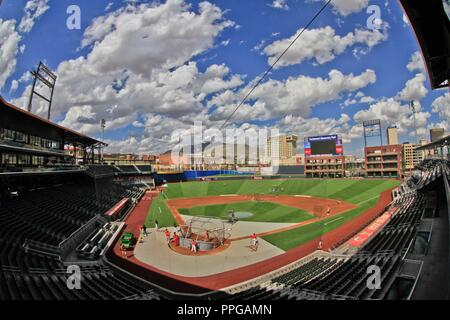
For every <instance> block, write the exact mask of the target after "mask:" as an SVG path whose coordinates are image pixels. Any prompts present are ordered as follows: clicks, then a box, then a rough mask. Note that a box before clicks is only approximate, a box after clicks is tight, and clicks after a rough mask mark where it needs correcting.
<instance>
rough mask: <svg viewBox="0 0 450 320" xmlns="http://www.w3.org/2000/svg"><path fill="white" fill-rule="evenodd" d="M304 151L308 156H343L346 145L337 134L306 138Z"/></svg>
mask: <svg viewBox="0 0 450 320" xmlns="http://www.w3.org/2000/svg"><path fill="white" fill-rule="evenodd" d="M304 151H305V156H306V157H314V156H316V157H317V156H342V155H343V154H344V147H343V145H342V140H341V139H339V137H338V136H337V135H329V136H318V137H309V138H305V144H304Z"/></svg>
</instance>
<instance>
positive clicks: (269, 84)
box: [0, 0, 450, 155]
mask: <svg viewBox="0 0 450 320" xmlns="http://www.w3.org/2000/svg"><path fill="white" fill-rule="evenodd" d="M323 2H324V1H322V0H304V1H301V0H246V1H242V0H241V1H239V0H218V1H212V0H211V1H210V2H208V1H188V0H167V1H132V0H127V1H126V0H123V1H119V0H115V1H114V0H95V1H86V0H85V1H81V0H78V1H74V0H67V1H66V0H58V1H56V0H3V2H2V4H1V5H0V94H1V95H2V96H3V97H4V98H6V99H7V100H10V101H12V102H13V103H15V104H16V105H17V106H19V107H23V108H25V107H26V103H27V98H28V95H29V91H30V87H31V81H30V80H31V79H30V76H29V71H30V70H32V69H33V68H35V67H36V65H37V63H38V62H39V61H44V62H45V63H46V64H47V65H48V66H49V67H50V68H51V69H52V70H54V71H55V73H56V74H57V75H58V80H57V86H56V90H55V97H54V105H53V111H52V120H53V121H56V122H58V123H60V124H62V125H64V126H67V127H70V128H73V129H75V130H79V131H80V132H82V133H85V134H88V135H91V136H94V137H97V138H100V137H101V133H100V120H101V119H103V118H104V119H106V122H107V128H106V134H105V140H106V141H107V142H108V143H110V147H109V151H115V152H118V151H120V152H134V153H159V152H161V151H165V150H167V149H169V148H170V141H171V136H172V133H173V132H174V131H175V130H183V129H187V128H189V127H190V126H192V125H193V122H194V121H202V122H203V124H204V126H205V127H207V128H213V127H220V126H221V125H222V124H223V123H224V120H225V119H226V118H228V116H229V115H230V114H231V113H232V112H233V110H234V109H235V107H236V106H237V104H238V103H239V102H240V101H241V99H242V98H243V97H244V96H245V94H246V93H247V92H248V91H249V90H250V88H251V86H252V85H253V84H254V83H255V82H256V81H257V80H258V77H259V76H260V75H261V74H262V73H263V72H264V71H265V70H266V69H267V68H268V67H269V65H270V64H271V63H272V62H273V61H275V59H276V58H277V57H278V55H279V54H280V53H281V52H283V50H284V49H285V48H286V47H287V46H288V45H289V43H290V42H291V40H292V39H294V38H295V37H296V35H297V34H298V32H300V31H301V29H302V27H303V26H305V25H306V23H307V22H308V21H309V20H310V19H311V17H312V16H314V14H315V13H316V12H317V11H318V10H319V9H320V8H321V6H322V5H323ZM72 4H77V5H78V6H79V8H80V17H81V20H80V22H81V25H80V29H69V28H68V27H67V20H68V18H69V16H70V14H68V13H67V10H68V7H69V6H70V5H72ZM370 5H377V6H378V8H379V9H380V10H379V12H380V14H381V16H380V19H374V18H373V17H372V13H371V12H369V13H368V11H367V8H368V7H369V6H370ZM70 21H72V22H73V21H74V20H70ZM368 22H369V23H368ZM42 90H44V89H43V88H42ZM44 92H45V91H44ZM411 100H415V101H416V106H417V107H418V109H419V112H418V114H417V126H418V128H419V132H418V133H419V137H420V138H422V137H423V138H427V137H428V133H427V130H428V129H429V128H431V127H436V126H443V127H445V129H446V130H450V108H449V106H450V94H449V93H448V90H437V91H431V89H430V84H429V80H428V75H427V74H426V71H425V70H424V66H423V62H422V56H421V53H420V51H419V47H418V44H417V43H416V39H415V36H414V34H413V33H412V29H411V26H410V25H409V22H408V20H407V18H406V17H405V16H404V14H403V11H402V9H401V8H400V7H399V4H398V2H397V1H387V0H378V1H377V0H370V1H369V0H333V2H332V5H331V6H330V7H328V8H327V9H326V10H325V11H324V12H323V14H322V15H320V17H319V18H318V19H317V20H316V21H315V23H314V24H313V25H312V26H311V27H310V28H309V29H308V30H307V31H306V32H305V33H304V34H303V35H302V36H301V37H300V38H299V40H298V41H297V42H296V43H295V45H294V46H293V47H292V48H291V49H290V50H289V51H288V52H287V54H286V55H285V56H284V57H283V59H281V60H280V62H279V63H278V64H277V66H276V67H275V68H274V69H273V70H272V72H271V73H270V74H269V76H268V77H267V79H266V80H264V81H263V83H262V84H261V86H260V87H259V88H257V89H256V90H255V92H254V93H253V95H252V96H251V97H250V99H249V100H248V101H247V102H246V103H245V104H244V105H243V106H242V108H240V109H239V111H238V112H237V113H236V114H235V116H234V117H233V119H232V121H231V122H230V127H231V128H251V127H254V128H257V127H264V128H272V127H276V128H279V130H280V131H282V132H286V133H292V134H296V135H298V136H299V137H300V139H303V138H304V137H307V136H311V135H321V134H339V135H341V136H342V138H343V139H344V142H345V152H346V154H356V155H361V154H362V147H363V139H362V126H361V123H362V121H364V120H369V119H381V121H382V124H383V127H384V128H386V127H387V126H390V125H396V126H397V127H398V128H399V130H400V133H401V141H402V142H404V141H413V139H414V138H413V137H414V134H413V127H414V125H413V118H412V115H411V113H410V111H409V107H408V105H409V102H410V101H411ZM33 112H35V113H38V114H40V115H45V114H46V109H45V107H44V104H42V102H41V101H39V100H36V101H35V104H34V105H33Z"/></svg>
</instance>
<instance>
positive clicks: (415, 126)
mask: <svg viewBox="0 0 450 320" xmlns="http://www.w3.org/2000/svg"><path fill="white" fill-rule="evenodd" d="M410 107H411V112H412V114H413V119H414V144H415V145H417V124H416V113H417V110H416V106H415V104H414V100H411V104H410Z"/></svg>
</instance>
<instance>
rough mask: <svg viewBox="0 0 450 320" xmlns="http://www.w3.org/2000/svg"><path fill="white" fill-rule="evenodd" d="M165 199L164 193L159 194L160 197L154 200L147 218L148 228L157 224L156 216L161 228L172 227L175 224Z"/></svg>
mask: <svg viewBox="0 0 450 320" xmlns="http://www.w3.org/2000/svg"><path fill="white" fill-rule="evenodd" d="M164 200H165V199H164V196H163V194H162V193H160V194H159V195H158V198H156V199H153V200H152V204H151V206H150V211H149V214H148V215H147V218H146V219H145V225H146V226H147V228H153V227H154V226H155V218H156V219H157V220H158V223H159V227H160V228H161V227H172V226H173V225H174V224H175V219H174V218H173V216H172V213H171V212H170V210H169V208H168V207H167V205H166V202H165V201H164Z"/></svg>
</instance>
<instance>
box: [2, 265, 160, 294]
mask: <svg viewBox="0 0 450 320" xmlns="http://www.w3.org/2000/svg"><path fill="white" fill-rule="evenodd" d="M69 276H70V274H67V272H66V269H59V270H56V271H55V272H53V273H44V272H41V271H34V272H30V273H27V274H24V273H19V272H16V271H4V270H2V272H1V273H0V300H119V299H137V298H139V297H140V298H145V299H148V300H152V299H159V296H158V295H157V294H156V293H154V291H153V290H152V289H150V288H149V286H148V285H145V284H144V283H142V282H141V281H138V280H135V279H133V278H131V277H129V276H124V275H123V274H120V273H117V272H113V271H112V270H111V269H110V268H109V267H106V266H100V267H85V268H81V282H80V284H81V288H80V289H79V290H71V289H69V288H68V286H67V281H68V277H69Z"/></svg>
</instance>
